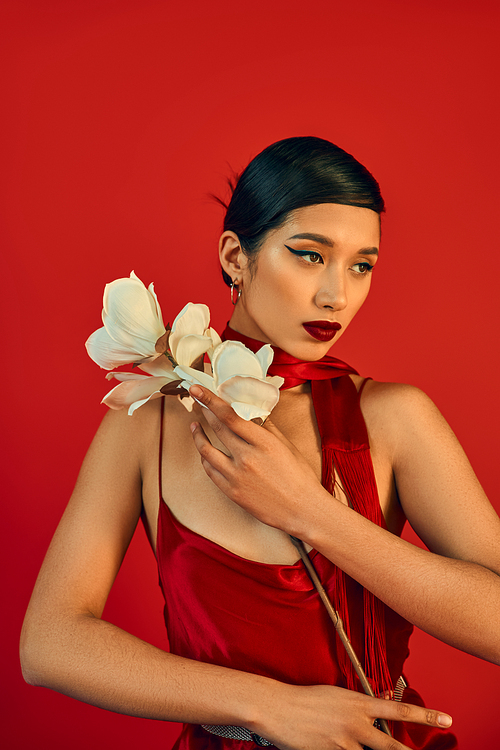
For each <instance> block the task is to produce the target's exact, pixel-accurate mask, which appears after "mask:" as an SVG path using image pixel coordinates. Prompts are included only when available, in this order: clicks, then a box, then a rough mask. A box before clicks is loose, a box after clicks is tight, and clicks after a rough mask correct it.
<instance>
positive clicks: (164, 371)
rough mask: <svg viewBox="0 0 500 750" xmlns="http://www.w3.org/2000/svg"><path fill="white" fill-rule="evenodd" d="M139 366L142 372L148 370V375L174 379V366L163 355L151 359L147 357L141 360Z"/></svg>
mask: <svg viewBox="0 0 500 750" xmlns="http://www.w3.org/2000/svg"><path fill="white" fill-rule="evenodd" d="M139 367H140V368H141V370H144V372H149V374H150V375H157V376H163V377H166V378H169V379H170V380H175V379H176V377H177V376H176V375H175V374H174V368H173V367H172V365H171V364H170V362H169V361H168V359H167V358H166V357H164V356H163V355H161V356H159V357H156V358H153V359H147V360H146V361H144V362H141V363H140V365H139Z"/></svg>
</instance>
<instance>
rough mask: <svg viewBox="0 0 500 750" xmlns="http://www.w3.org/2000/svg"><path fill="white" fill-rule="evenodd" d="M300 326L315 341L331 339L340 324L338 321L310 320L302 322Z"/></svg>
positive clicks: (338, 329) (339, 327)
mask: <svg viewBox="0 0 500 750" xmlns="http://www.w3.org/2000/svg"><path fill="white" fill-rule="evenodd" d="M302 328H304V330H305V331H307V333H308V334H309V335H310V336H312V337H313V338H314V339H316V340H317V341H331V340H332V339H333V338H334V336H335V334H336V333H337V331H340V329H341V328H342V326H341V325H340V323H330V322H329V321H328V320H310V321H308V322H307V323H302Z"/></svg>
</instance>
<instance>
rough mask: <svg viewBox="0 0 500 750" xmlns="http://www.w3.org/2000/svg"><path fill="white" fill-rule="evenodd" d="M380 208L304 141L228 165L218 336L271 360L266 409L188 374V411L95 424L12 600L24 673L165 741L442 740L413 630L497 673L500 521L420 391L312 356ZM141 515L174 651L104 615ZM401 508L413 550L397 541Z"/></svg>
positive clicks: (145, 410)
mask: <svg viewBox="0 0 500 750" xmlns="http://www.w3.org/2000/svg"><path fill="white" fill-rule="evenodd" d="M383 209H384V204H383V200H382V197H381V195H380V192H379V188H378V184H377V183H376V181H375V180H374V178H373V177H372V176H371V175H370V173H369V172H367V170H366V169H365V168H364V167H363V166H362V165H361V164H359V162H357V161H356V160H355V159H354V158H353V157H352V156H350V155H349V154H347V153H345V152H344V151H342V149H339V148H338V147H336V146H334V145H333V144H331V143H329V142H327V141H323V140H321V139H318V138H291V139H287V140H284V141H280V142H278V143H276V144H273V145H272V146H270V147H269V148H267V149H265V151H263V152H262V153H261V154H259V155H258V156H257V157H256V158H255V159H254V160H253V161H252V162H251V163H250V165H249V166H248V167H247V169H246V170H245V171H244V172H243V173H242V175H241V177H240V179H239V181H238V183H237V185H236V186H235V189H234V192H233V196H232V199H231V201H230V203H229V206H228V209H227V214H226V219H225V223H224V232H223V234H222V236H221V239H220V260H221V264H222V268H223V276H224V279H225V281H226V283H228V285H230V286H231V298H232V300H233V302H235V307H234V312H233V316H232V318H231V321H230V324H229V327H228V328H227V329H226V331H225V338H226V339H235V340H237V341H241V342H243V343H244V344H245V345H246V346H248V347H249V348H251V349H253V350H254V351H257V350H258V349H259V348H260V347H261V346H262V345H263V343H270V344H271V345H272V346H273V347H274V348H275V360H274V364H273V366H272V367H271V370H270V372H271V373H273V372H274V373H275V374H278V375H282V376H283V377H284V378H285V383H284V387H283V389H282V391H281V396H280V400H279V403H278V404H277V406H276V407H275V408H274V410H273V411H272V414H271V417H270V418H269V419H268V420H267V421H266V422H265V424H264V426H261V425H259V424H255V423H253V422H251V421H245V420H243V419H242V418H240V417H239V416H237V415H236V413H235V412H234V411H233V409H232V408H231V406H229V404H227V403H226V402H225V401H223V400H221V399H220V398H219V397H218V396H216V395H215V394H214V393H211V392H210V391H209V390H207V389H206V388H202V387H199V386H196V385H195V386H193V387H192V388H191V395H192V396H194V397H195V398H196V399H197V400H198V402H200V403H199V404H195V406H194V409H193V411H192V412H191V413H190V412H188V411H187V410H186V409H185V408H184V406H183V405H182V404H181V402H180V400H179V399H177V398H171V397H166V398H162V399H159V400H152V401H150V402H148V403H146V404H145V405H144V406H142V407H141V408H140V409H138V410H137V411H136V412H135V413H134V415H133V417H132V418H131V417H129V416H128V415H127V413H126V411H125V410H122V411H110V412H109V413H108V414H107V415H106V417H105V418H104V420H103V423H102V425H101V427H100V428H99V430H98V432H97V435H96V437H95V439H94V441H93V443H92V445H91V448H90V450H89V452H88V455H87V457H86V458H85V461H84V463H83V467H82V470H81V473H80V476H79V479H78V483H77V486H76V488H75V491H74V494H73V496H72V498H71V500H70V503H69V505H68V508H67V510H66V512H65V514H64V516H63V519H62V521H61V523H60V525H59V527H58V529H57V532H56V534H55V536H54V540H53V542H52V544H51V547H50V549H49V552H48V554H47V557H46V560H45V562H44V565H43V567H42V570H41V572H40V576H39V579H38V581H37V584H36V587H35V591H34V593H33V597H32V600H31V603H30V606H29V609H28V613H27V616H26V621H25V625H24V630H23V636H22V648H21V653H22V664H23V671H24V675H25V678H26V680H27V681H28V682H31V683H32V684H37V685H44V686H47V687H50V688H53V689H55V690H59V691H61V692H64V693H66V694H68V695H72V696H74V697H76V698H78V699H80V700H83V701H86V702H89V703H93V704H95V705H98V706H101V707H103V708H108V709H110V710H113V711H118V712H122V713H128V714H132V715H136V716H143V717H148V718H155V719H163V720H173V721H184V722H187V724H186V727H185V729H184V731H183V733H182V735H181V737H180V739H179V741H178V745H176V747H179V748H210V749H213V750H215V749H216V748H222V747H226V748H235V749H238V750H243V748H252V747H254V746H255V745H257V746H259V745H266V744H267V745H270V744H274V745H275V746H277V747H279V748H282V749H283V750H285V749H286V750H292V749H293V750H302V749H305V748H314V750H327V749H333V748H361V747H363V746H367V747H370V748H372V749H373V750H383V749H386V750H389V748H390V749H391V750H394V749H395V748H428V749H429V750H430V748H433V749H435V748H441V749H444V748H454V747H456V740H455V738H454V735H452V734H451V733H450V732H448V731H447V728H448V727H449V726H450V724H451V718H450V717H449V716H447V715H446V714H442V713H440V712H439V711H437V710H428V709H426V708H424V707H423V705H422V703H421V700H420V698H419V696H418V694H417V693H416V692H415V691H414V690H412V688H410V687H409V686H407V685H406V681H405V680H404V677H403V675H402V672H403V664H404V660H405V658H406V656H407V654H408V649H407V643H408V637H409V635H410V632H411V627H412V626H411V623H414V624H416V625H418V626H419V627H421V628H423V629H424V630H426V631H427V632H428V633H431V634H432V635H434V636H436V637H437V638H440V639H441V640H443V641H445V642H447V643H450V644H451V645H453V646H455V647H457V648H460V649H462V650H464V651H467V652H469V653H472V654H475V655H477V656H479V657H481V658H483V659H487V660H490V661H493V662H496V663H500V641H499V638H498V633H499V631H500V578H499V574H500V555H499V550H500V522H499V519H498V517H497V516H496V514H495V512H494V510H493V509H492V507H491V505H490V504H489V503H488V501H487V499H486V497H485V496H484V493H483V492H482V490H481V487H480V486H479V484H478V482H477V480H476V478H475V476H474V474H473V472H472V469H471V468H470V465H469V463H468V461H467V459H466V457H465V455H464V453H463V451H462V450H461V448H460V446H459V445H458V443H457V441H456V439H455V437H454V436H453V434H452V432H451V430H450V429H449V427H448V426H447V424H446V423H445V421H444V419H443V418H442V417H441V415H440V414H439V412H438V411H437V409H436V408H435V407H434V405H433V404H432V403H431V402H430V401H429V399H428V398H427V397H426V396H425V395H424V394H423V393H421V392H420V391H419V390H417V389H416V388H413V387H411V386H405V385H397V384H392V383H377V382H374V381H372V380H365V379H364V378H362V377H360V376H359V375H358V374H357V373H356V372H355V371H353V370H352V368H350V367H349V366H348V365H345V364H344V363H341V362H339V361H338V360H335V359H334V358H332V357H329V356H328V354H327V353H328V351H329V349H330V347H331V346H332V344H333V343H334V341H335V340H336V339H338V338H339V336H340V335H341V334H342V333H343V332H344V331H345V329H346V327H347V326H348V325H349V323H350V321H351V320H352V319H353V317H354V315H355V314H356V312H357V311H358V310H359V308H360V307H361V305H362V304H363V302H364V300H365V299H366V296H367V294H368V290H369V287H370V283H371V277H372V268H373V266H374V265H375V263H376V260H377V256H378V251H379V243H380V213H381V212H382V211H383ZM273 367H274V370H273ZM158 456H159V459H158ZM200 458H201V461H200ZM158 477H159V478H158ZM141 514H142V517H143V519H144V522H145V526H146V529H147V531H148V534H149V538H150V540H151V544H152V547H153V549H154V550H155V552H156V555H157V559H158V567H159V572H160V580H161V583H162V587H163V591H164V594H165V599H166V609H165V613H166V623H167V627H168V631H169V639H170V643H171V648H172V653H165V652H163V651H161V650H159V649H157V648H155V647H153V646H151V645H149V644H147V643H144V642H142V641H140V640H139V639H137V638H135V637H133V636H131V635H130V634H128V633H126V632H124V631H122V630H120V629H119V628H117V627H115V626H114V625H112V624H110V623H108V622H106V621H104V620H102V619H101V614H102V611H103V608H104V605H105V602H106V598H107V596H108V593H109V591H110V588H111V586H112V584H113V580H114V578H115V576H116V574H117V572H118V569H119V567H120V564H121V561H122V559H123V556H124V554H125V552H126V550H127V547H128V544H129V542H130V539H131V537H132V535H133V533H134V529H135V527H136V524H137V522H138V520H139V518H140V517H141ZM406 519H408V520H409V521H410V523H411V524H412V526H413V528H414V529H415V530H416V531H417V533H418V534H419V536H420V537H421V538H422V540H423V541H424V542H425V544H426V545H427V547H428V548H429V551H424V550H422V549H420V548H416V547H414V546H413V545H411V544H409V543H408V542H406V541H403V540H401V539H400V534H401V531H402V528H403V525H404V523H405V520H406ZM290 535H291V536H293V537H295V538H298V539H301V540H303V542H304V544H305V545H306V549H307V550H308V551H309V558H310V559H311V560H312V562H313V563H314V566H315V568H316V570H317V572H318V575H319V577H320V579H321V581H322V583H323V585H324V586H325V588H326V590H327V592H328V595H329V596H330V598H331V599H332V600H333V603H334V605H335V607H336V608H337V609H338V610H339V612H340V614H341V616H342V619H343V620H344V623H345V625H346V629H347V630H348V633H349V635H350V639H351V641H352V643H353V645H354V647H355V649H356V651H357V653H358V656H359V657H360V659H361V661H362V662H363V663H364V666H365V669H366V671H367V673H368V678H369V680H370V681H371V683H372V685H373V687H374V690H375V694H376V696H378V697H370V696H367V695H365V694H363V693H362V692H361V686H360V684H359V681H358V680H357V677H356V675H355V674H354V671H353V669H352V667H351V665H350V662H349V660H348V659H347V658H346V655H345V651H344V649H343V646H342V645H341V643H340V641H339V640H338V638H337V636H336V635H335V631H334V629H333V626H332V624H331V622H330V620H329V619H328V615H327V612H326V609H325V608H324V607H323V605H322V603H321V601H320V599H319V596H318V594H317V592H316V590H315V588H314V587H313V585H312V583H311V581H310V579H309V577H308V574H307V573H306V571H305V568H304V566H303V563H302V561H301V560H300V559H298V557H299V556H298V552H297V549H296V547H295V546H294V544H293V543H292V540H291V538H290ZM464 601H466V602H467V603H468V606H467V607H464V606H463V602H464ZM478 613H480V615H479V616H478ZM377 719H378V720H384V719H385V720H388V721H389V722H391V727H392V731H393V734H394V737H395V738H396V739H395V740H393V739H391V738H390V737H389V736H388V735H387V734H385V733H384V732H382V731H380V729H379V726H380V725H377V724H376V723H375V724H374V722H376V720H377Z"/></svg>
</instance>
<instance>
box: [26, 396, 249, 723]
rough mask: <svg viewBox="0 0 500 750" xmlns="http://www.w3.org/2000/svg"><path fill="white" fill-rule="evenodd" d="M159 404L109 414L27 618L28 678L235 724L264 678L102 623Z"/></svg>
mask: <svg viewBox="0 0 500 750" xmlns="http://www.w3.org/2000/svg"><path fill="white" fill-rule="evenodd" d="M157 404H158V402H156V404H151V408H144V407H143V409H141V410H140V412H137V413H136V414H135V415H134V416H133V417H129V416H128V415H127V413H126V412H125V411H124V410H123V411H110V412H108V413H107V414H106V416H105V418H104V419H103V421H102V424H101V426H100V428H99V430H98V431H97V434H96V436H95V438H94V440H93V442H92V444H91V446H90V449H89V451H88V453H87V456H86V457H85V460H84V462H83V465H82V469H81V471H80V475H79V477H78V481H77V484H76V487H75V490H74V492H73V494H72V496H71V499H70V502H69V504H68V507H67V508H66V511H65V513H64V515H63V517H62V519H61V522H60V523H59V526H58V528H57V531H56V533H55V535H54V538H53V540H52V542H51V545H50V547H49V550H48V552H47V555H46V558H45V561H44V563H43V566H42V568H41V571H40V574H39V576H38V579H37V582H36V585H35V588H34V591H33V595H32V598H31V601H30V604H29V607H28V610H27V613H26V617H25V621H24V625H23V630H22V635H21V665H22V670H23V675H24V678H25V680H26V681H27V682H29V683H31V684H33V685H41V686H44V687H49V688H52V689H53V690H57V691H59V692H62V693H65V694H66V695H70V696H72V697H74V698H77V699H79V700H82V701H85V702H87V703H92V704H94V705H97V706H100V707H102V708H107V709H110V710H112V711H117V712H119V713H127V714H131V715H135V716H143V717H147V718H154V719H166V720H172V721H179V720H187V721H190V720H191V719H193V720H198V719H201V720H205V719H206V720H207V721H209V720H212V719H216V721H218V722H219V723H234V721H235V720H236V719H237V718H238V719H240V718H241V716H242V715H243V714H244V713H245V709H247V710H248V706H249V704H250V703H251V700H249V696H248V695H247V693H250V690H249V684H248V683H250V682H253V683H254V682H255V681H258V680H259V678H256V677H255V676H254V675H248V676H245V675H244V674H243V673H238V672H233V671H232V670H228V669H221V668H218V667H212V666H210V665H205V664H201V663H198V662H195V661H190V660H186V659H182V658H180V657H177V656H174V655H172V654H169V653H166V652H164V651H162V650H161V649H158V648H156V647H154V646H152V645H150V644H148V643H145V642H144V641H141V640H140V639H139V638H136V637H134V636H132V635H130V634H129V633H127V632H125V631H123V630H122V629H120V628H118V627H116V626H115V625H112V624H111V623H109V622H106V621H105V620H102V619H101V615H102V612H103V609H104V605H105V603H106V599H107V597H108V594H109V591H110V589H111V586H112V585H113V582H114V580H115V577H116V575H117V573H118V570H119V568H120V565H121V563H122V560H123V557H124V555H125V552H126V550H127V548H128V545H129V543H130V540H131V538H132V535H133V533H134V531H135V528H136V525H137V522H138V520H139V518H140V514H141V509H142V499H141V489H142V488H141V484H142V483H141V450H143V449H144V448H143V447H144V445H148V443H150V442H151V441H150V438H149V435H151V434H154V435H158V434H159V422H158V420H159V409H158V408H157ZM152 421H155V423H156V424H155V429H154V430H152V429H151V427H152ZM155 448H156V450H157V446H155ZM245 688H246V691H245ZM216 695H217V696H218V700H217V701H216V700H215V698H214V696H216ZM216 703H217V705H218V710H216V709H215V708H214V706H215V704H216Z"/></svg>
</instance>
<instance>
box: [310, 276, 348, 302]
mask: <svg viewBox="0 0 500 750" xmlns="http://www.w3.org/2000/svg"><path fill="white" fill-rule="evenodd" d="M324 282H325V283H324V284H323V285H322V286H321V288H320V289H318V292H317V294H316V304H317V306H318V307H320V308H322V309H325V310H334V311H340V310H344V309H345V308H346V307H347V283H346V279H345V277H344V274H343V273H338V274H335V275H334V276H329V278H328V279H324Z"/></svg>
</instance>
